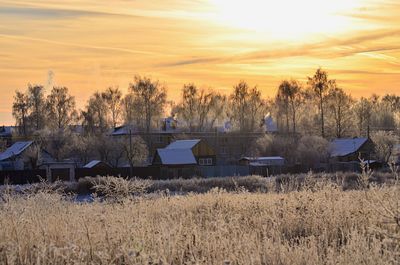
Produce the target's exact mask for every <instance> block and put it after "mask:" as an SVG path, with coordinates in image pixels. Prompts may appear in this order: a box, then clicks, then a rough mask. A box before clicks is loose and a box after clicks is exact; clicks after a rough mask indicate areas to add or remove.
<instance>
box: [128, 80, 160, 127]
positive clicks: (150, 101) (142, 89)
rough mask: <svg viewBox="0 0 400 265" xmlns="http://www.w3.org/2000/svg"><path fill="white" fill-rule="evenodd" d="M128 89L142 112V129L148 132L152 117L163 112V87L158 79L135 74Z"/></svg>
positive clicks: (152, 120)
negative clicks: (153, 79) (154, 79)
mask: <svg viewBox="0 0 400 265" xmlns="http://www.w3.org/2000/svg"><path fill="white" fill-rule="evenodd" d="M129 89H130V91H131V92H132V93H133V99H134V101H136V102H137V104H138V106H139V107H140V111H141V112H142V113H143V116H144V120H145V122H144V129H145V131H146V133H149V132H150V129H151V127H152V123H153V122H154V119H155V118H156V117H159V116H160V115H162V114H163V111H164V107H165V104H166V98H167V94H166V91H165V88H164V87H163V86H161V85H160V83H159V82H158V81H152V80H151V79H150V78H147V77H140V76H135V81H134V83H131V84H130V85H129Z"/></svg>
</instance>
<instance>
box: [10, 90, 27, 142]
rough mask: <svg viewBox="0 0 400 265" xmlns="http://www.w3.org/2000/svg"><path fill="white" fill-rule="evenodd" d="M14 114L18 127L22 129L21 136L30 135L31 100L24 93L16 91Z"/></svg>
mask: <svg viewBox="0 0 400 265" xmlns="http://www.w3.org/2000/svg"><path fill="white" fill-rule="evenodd" d="M12 114H13V116H14V118H15V121H16V125H17V126H18V127H19V129H20V134H22V135H24V136H27V135H28V129H29V128H28V127H29V125H28V115H29V100H28V96H27V95H26V94H24V93H22V92H19V91H16V92H15V96H14V102H13V106H12Z"/></svg>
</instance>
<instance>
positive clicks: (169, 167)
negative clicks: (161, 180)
mask: <svg viewBox="0 0 400 265" xmlns="http://www.w3.org/2000/svg"><path fill="white" fill-rule="evenodd" d="M215 164H216V155H215V152H214V150H213V149H212V148H211V147H210V146H209V145H208V144H207V143H206V142H205V141H204V140H200V139H194V140H178V141H175V142H173V143H171V144H169V145H168V146H167V147H165V148H160V149H157V151H156V154H155V155H154V158H153V165H156V166H160V168H161V173H162V175H164V176H167V177H174V178H176V177H185V176H193V175H195V171H196V166H198V165H199V166H214V165H215Z"/></svg>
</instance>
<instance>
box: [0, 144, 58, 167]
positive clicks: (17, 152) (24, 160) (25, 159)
mask: <svg viewBox="0 0 400 265" xmlns="http://www.w3.org/2000/svg"><path fill="white" fill-rule="evenodd" d="M34 147H35V144H34V142H33V141H19V142H15V143H14V144H13V145H12V146H10V147H9V148H7V149H6V150H5V151H4V152H3V153H1V154H0V170H26V169H34V168H35V167H37V166H39V165H40V164H41V163H45V162H53V161H54V159H53V158H52V157H51V155H50V154H49V153H48V152H46V151H45V150H43V149H39V153H38V154H36V155H34V156H36V160H37V161H34V160H35V159H34V157H33V156H32V159H30V156H28V152H29V151H30V150H31V149H30V148H34ZM33 162H35V163H36V164H35V165H33V164H32V163H33Z"/></svg>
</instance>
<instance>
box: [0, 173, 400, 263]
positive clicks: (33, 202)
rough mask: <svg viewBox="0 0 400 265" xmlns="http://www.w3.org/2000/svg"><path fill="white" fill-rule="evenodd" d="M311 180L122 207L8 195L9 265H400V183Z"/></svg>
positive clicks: (48, 195)
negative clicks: (351, 185)
mask: <svg viewBox="0 0 400 265" xmlns="http://www.w3.org/2000/svg"><path fill="white" fill-rule="evenodd" d="M305 178H306V179H305V180H304V183H305V184H307V185H302V186H301V187H300V188H298V187H296V188H295V189H293V190H292V191H289V190H288V189H287V188H286V187H285V185H286V184H282V189H284V190H280V191H279V192H273V191H270V192H268V193H263V192H262V191H261V192H253V193H250V192H247V191H245V190H244V189H240V188H237V189H236V190H235V191H234V192H227V191H225V190H224V189H221V188H214V189H212V190H211V191H209V192H206V193H203V194H194V193H189V194H187V195H185V196H168V195H159V196H156V197H152V198H149V197H147V196H140V197H137V196H136V197H135V198H133V197H128V198H126V199H122V200H118V202H115V201H113V202H108V201H106V202H100V201H98V200H95V202H93V203H76V202H72V201H70V200H68V199H66V198H65V197H63V196H62V195H61V194H60V193H52V192H48V191H46V192H42V191H38V192H37V193H30V194H27V195H26V196H20V195H18V196H16V195H13V194H10V193H9V192H5V193H4V194H3V197H2V198H3V199H2V202H1V203H0V227H1V229H0V264H42V265H46V264H399V261H400V249H399V246H400V223H399V220H398V219H397V218H399V217H400V211H399V203H400V190H399V185H398V183H395V184H394V185H391V186H386V185H383V186H377V185H369V187H365V188H364V189H360V190H350V191H343V189H342V187H341V186H339V185H338V184H336V183H334V182H331V181H330V182H324V183H322V182H319V181H317V180H316V179H315V178H313V176H312V175H308V176H305ZM233 185H236V187H240V185H238V184H237V183H236V184H233ZM288 185H289V184H288ZM290 185H294V186H296V184H290ZM282 191H284V192H282Z"/></svg>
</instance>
